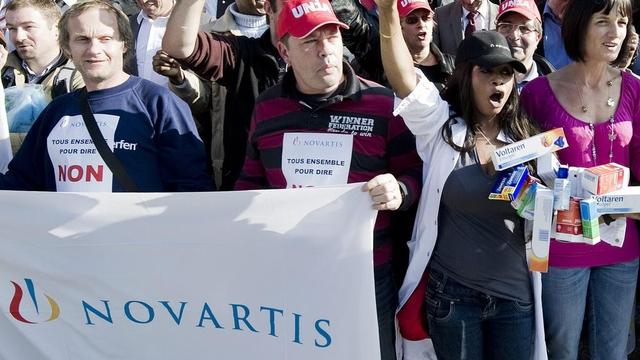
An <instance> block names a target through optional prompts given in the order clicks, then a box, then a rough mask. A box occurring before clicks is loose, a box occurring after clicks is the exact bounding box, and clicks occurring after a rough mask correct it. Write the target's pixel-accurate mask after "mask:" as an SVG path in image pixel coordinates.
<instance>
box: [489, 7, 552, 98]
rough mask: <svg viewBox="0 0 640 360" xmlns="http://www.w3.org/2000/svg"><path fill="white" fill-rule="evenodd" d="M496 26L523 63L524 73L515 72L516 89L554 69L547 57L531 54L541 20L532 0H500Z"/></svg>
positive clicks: (537, 41)
mask: <svg viewBox="0 0 640 360" xmlns="http://www.w3.org/2000/svg"><path fill="white" fill-rule="evenodd" d="M496 29H497V30H498V32H499V33H500V34H502V35H504V37H506V38H507V41H508V42H509V45H510V46H511V52H512V53H513V57H514V58H516V59H518V60H520V61H521V62H522V63H523V64H524V65H525V66H526V67H527V72H526V73H525V74H520V73H516V81H517V86H518V93H519V92H520V90H522V88H523V87H524V86H525V85H526V84H527V82H529V81H531V80H533V79H535V78H536V77H538V76H540V75H546V74H548V73H550V72H552V71H554V70H555V69H554V68H553V65H551V63H550V62H549V61H548V60H547V59H545V58H544V57H542V56H541V55H539V54H535V51H536V48H537V47H538V43H539V42H540V39H542V22H541V20H540V12H539V11H538V8H537V6H536V3H535V2H534V1H533V0H509V1H504V2H502V4H500V8H499V10H498V16H497V18H496Z"/></svg>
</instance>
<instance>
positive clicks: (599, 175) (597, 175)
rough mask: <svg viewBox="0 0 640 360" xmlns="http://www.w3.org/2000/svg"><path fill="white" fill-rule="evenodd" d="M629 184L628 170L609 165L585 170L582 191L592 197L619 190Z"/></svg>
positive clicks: (614, 164)
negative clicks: (592, 195)
mask: <svg viewBox="0 0 640 360" xmlns="http://www.w3.org/2000/svg"><path fill="white" fill-rule="evenodd" d="M628 183H629V168H627V167H624V166H622V165H618V164H616V163H609V164H605V165H600V166H594V167H591V168H588V169H585V170H584V172H583V173H582V189H583V190H585V191H588V192H590V193H591V194H594V195H602V194H606V193H610V192H612V191H616V190H620V189H622V188H623V187H625V186H627V184H628Z"/></svg>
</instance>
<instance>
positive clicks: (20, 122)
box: [4, 84, 48, 133]
mask: <svg viewBox="0 0 640 360" xmlns="http://www.w3.org/2000/svg"><path fill="white" fill-rule="evenodd" d="M4 99H5V108H6V110H7V122H8V123H9V132H12V133H26V132H28V131H29V129H30V128H31V125H33V122H34V121H35V120H36V119H37V118H38V116H39V115H40V113H41V112H42V110H43V109H44V108H45V107H46V106H47V103H48V100H47V98H46V97H45V95H44V89H43V86H42V85H37V84H25V85H24V86H20V87H18V86H12V87H9V88H7V89H5V90H4Z"/></svg>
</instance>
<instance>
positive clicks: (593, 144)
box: [589, 114, 618, 165]
mask: <svg viewBox="0 0 640 360" xmlns="http://www.w3.org/2000/svg"><path fill="white" fill-rule="evenodd" d="M614 121H615V118H614V114H611V116H609V134H607V137H608V138H609V162H613V141H614V140H615V139H616V138H617V137H618V134H616V132H615V130H614V129H613V122H614ZM589 129H590V130H591V133H592V134H593V138H592V140H591V157H592V158H593V164H594V165H597V161H596V160H597V155H598V153H597V151H596V128H595V125H594V124H593V123H589Z"/></svg>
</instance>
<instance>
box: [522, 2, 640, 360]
mask: <svg viewBox="0 0 640 360" xmlns="http://www.w3.org/2000/svg"><path fill="white" fill-rule="evenodd" d="M630 28H631V4H630V1H629V0H595V1H594V0H574V1H572V2H571V3H570V4H569V6H568V8H567V10H566V12H565V16H564V21H563V27H562V36H563V38H564V42H565V48H566V50H567V53H568V55H569V56H570V57H571V59H573V61H574V62H573V63H571V64H569V65H567V66H566V67H564V68H562V69H561V70H559V71H557V72H555V73H552V74H549V75H548V76H547V77H544V78H537V79H535V80H533V81H531V82H530V83H529V84H528V85H527V86H526V87H525V88H524V90H523V91H522V95H521V99H522V105H523V107H524V108H525V110H526V111H527V112H528V113H529V115H530V116H531V117H532V118H533V119H534V120H536V121H537V122H538V123H539V125H540V126H541V127H542V128H543V130H548V129H552V128H556V127H562V128H564V131H565V134H566V136H567V140H568V142H569V145H570V146H569V147H568V148H567V149H564V150H561V151H560V152H559V153H558V157H559V159H560V161H561V162H562V163H564V164H569V165H571V166H578V167H585V168H586V167H592V166H596V165H601V164H607V163H609V162H616V163H619V164H621V165H624V166H628V167H629V168H630V169H631V173H632V177H633V178H635V179H636V180H638V179H640V81H639V80H637V79H636V78H635V77H634V76H633V75H631V74H630V73H628V72H625V71H621V70H619V69H617V68H615V67H613V66H611V65H610V64H615V63H617V61H618V60H619V59H618V58H619V57H620V56H622V55H621V54H620V49H621V48H624V47H625V46H626V43H627V41H628V38H629V36H628V35H629V33H630ZM637 215H638V214H629V215H627V217H626V218H624V217H623V218H621V219H618V220H616V221H614V222H613V223H612V224H611V225H608V226H616V225H617V226H620V229H621V231H620V232H619V234H624V235H623V236H619V240H622V239H624V243H623V245H622V247H615V246H612V245H610V244H609V243H608V242H613V241H612V240H615V239H611V238H608V239H604V240H607V241H602V242H600V243H598V244H597V245H594V246H591V245H586V244H577V243H562V242H558V241H555V240H553V241H552V242H551V252H550V255H549V262H550V268H549V272H548V273H547V274H544V275H543V277H542V283H543V288H542V301H543V309H544V321H545V331H546V340H547V347H548V351H549V358H550V359H552V360H555V359H571V360H574V359H576V358H577V356H578V343H579V339H580V332H581V329H582V323H583V319H584V318H585V315H586V318H587V319H588V324H589V345H590V351H591V357H592V358H594V359H626V358H627V356H626V353H625V347H626V343H627V333H628V330H629V323H630V321H631V316H632V307H633V301H634V294H635V288H636V279H637V273H638V255H639V254H638V250H639V241H638V229H637V227H636V224H635V223H634V222H633V220H632V219H631V218H637ZM611 221H612V219H611V218H608V219H607V220H606V222H607V223H609V222H611ZM625 222H626V229H622V228H624V227H625ZM616 223H617V224H616ZM610 229H611V228H610ZM607 233H608V232H603V238H604V234H607ZM616 239H618V237H616Z"/></svg>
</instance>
